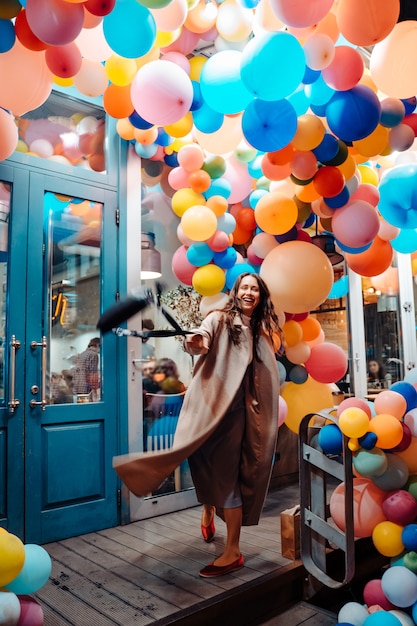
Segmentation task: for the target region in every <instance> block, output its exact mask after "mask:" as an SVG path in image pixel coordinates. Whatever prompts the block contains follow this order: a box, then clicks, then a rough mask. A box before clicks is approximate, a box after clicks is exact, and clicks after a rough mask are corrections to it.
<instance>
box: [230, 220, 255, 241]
mask: <svg viewBox="0 0 417 626" xmlns="http://www.w3.org/2000/svg"><path fill="white" fill-rule="evenodd" d="M251 237H252V231H251V230H245V229H244V228H242V227H241V226H239V224H236V228H235V229H234V231H233V243H235V244H243V243H247V242H248V241H249V239H250V238H251Z"/></svg>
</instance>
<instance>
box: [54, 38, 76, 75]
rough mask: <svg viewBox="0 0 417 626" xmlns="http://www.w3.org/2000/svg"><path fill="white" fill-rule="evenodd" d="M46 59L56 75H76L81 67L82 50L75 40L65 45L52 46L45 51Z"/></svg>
mask: <svg viewBox="0 0 417 626" xmlns="http://www.w3.org/2000/svg"><path fill="white" fill-rule="evenodd" d="M45 61H46V64H47V66H48V67H49V69H50V70H51V72H52V73H53V74H55V75H56V76H61V77H62V78H67V77H69V76H75V74H77V73H78V72H79V70H80V69H81V62H82V59H81V52H80V50H79V49H78V47H77V45H76V44H75V43H74V42H71V43H69V44H67V45H65V46H54V47H50V48H48V49H47V50H46V52H45Z"/></svg>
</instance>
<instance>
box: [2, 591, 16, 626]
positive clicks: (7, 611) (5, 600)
mask: <svg viewBox="0 0 417 626" xmlns="http://www.w3.org/2000/svg"><path fill="white" fill-rule="evenodd" d="M19 617H20V602H19V598H18V597H17V596H16V595H15V594H14V593H7V592H5V591H2V592H0V624H4V625H5V626H16V624H17V623H18V622H19Z"/></svg>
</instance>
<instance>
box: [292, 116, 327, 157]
mask: <svg viewBox="0 0 417 626" xmlns="http://www.w3.org/2000/svg"><path fill="white" fill-rule="evenodd" d="M324 134H325V128H324V124H323V122H322V120H321V119H319V118H318V117H316V116H315V115H312V114H311V113H306V114H305V115H300V116H299V117H298V122H297V132H296V133H295V135H294V137H293V138H292V139H290V141H291V142H292V145H293V147H294V148H295V149H296V150H314V148H317V146H319V145H320V144H321V142H322V141H323V138H324Z"/></svg>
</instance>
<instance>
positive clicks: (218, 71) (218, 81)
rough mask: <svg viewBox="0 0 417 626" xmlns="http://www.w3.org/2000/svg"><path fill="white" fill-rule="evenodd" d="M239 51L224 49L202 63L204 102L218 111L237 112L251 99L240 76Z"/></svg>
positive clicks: (201, 80)
mask: <svg viewBox="0 0 417 626" xmlns="http://www.w3.org/2000/svg"><path fill="white" fill-rule="evenodd" d="M240 66H241V53H240V52H238V51H237V50H225V51H224V52H218V53H217V54H214V55H213V56H212V57H211V58H210V59H208V61H207V63H205V64H204V66H203V69H202V71H201V76H200V87H201V93H202V95H203V98H204V101H205V102H206V104H207V105H208V106H209V107H211V108H212V109H213V110H214V111H217V112H219V113H226V114H229V115H230V114H232V113H239V112H240V111H243V110H244V109H245V108H246V106H247V105H248V104H249V102H250V101H251V100H252V94H251V93H250V92H249V91H248V89H247V88H246V86H245V84H244V83H243V81H242V78H241V70H240Z"/></svg>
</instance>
